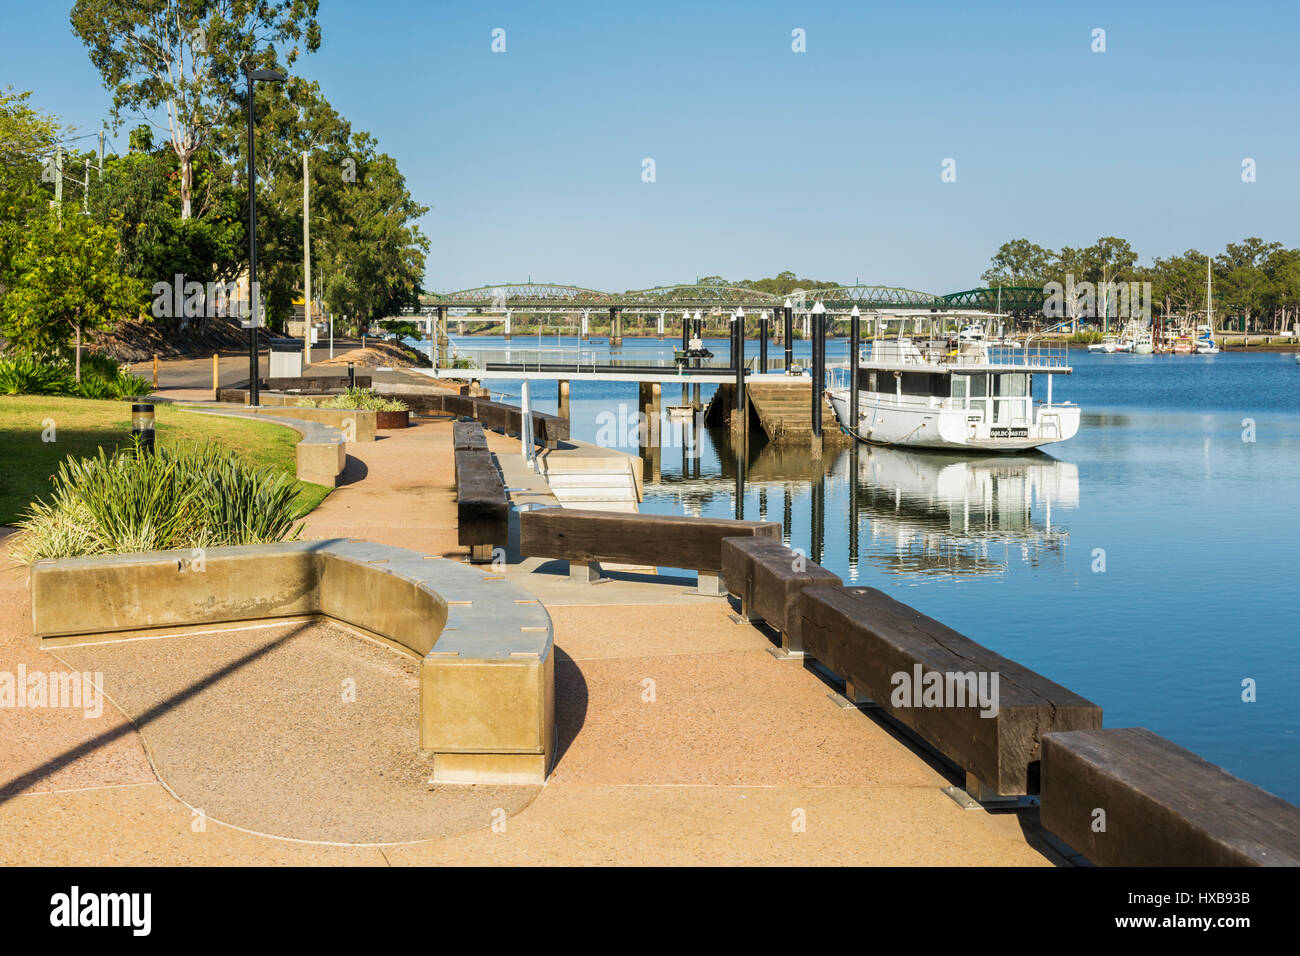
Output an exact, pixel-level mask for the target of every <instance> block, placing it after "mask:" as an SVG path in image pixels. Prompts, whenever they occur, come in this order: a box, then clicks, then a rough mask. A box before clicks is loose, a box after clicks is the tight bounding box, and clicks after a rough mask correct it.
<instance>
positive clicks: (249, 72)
mask: <svg viewBox="0 0 1300 956" xmlns="http://www.w3.org/2000/svg"><path fill="white" fill-rule="evenodd" d="M243 70H244V76H245V77H247V78H248V99H247V101H246V107H245V110H246V112H247V114H248V303H249V317H250V318H251V319H252V325H251V326H250V327H249V330H248V367H249V372H250V375H249V391H248V403H249V404H250V405H252V406H253V407H254V408H256V407H257V406H258V405H259V404H260V401H259V397H258V394H257V325H258V322H259V321H260V319H261V316H259V315H258V307H257V168H256V166H255V165H254V162H253V84H254V83H255V82H258V81H261V82H264V83H283V82H284V74H283V73H281V72H280V71H279V70H255V69H253V68H252V64H251V63H249V61H247V60H245V61H244V63H243ZM308 294H310V293H308Z"/></svg>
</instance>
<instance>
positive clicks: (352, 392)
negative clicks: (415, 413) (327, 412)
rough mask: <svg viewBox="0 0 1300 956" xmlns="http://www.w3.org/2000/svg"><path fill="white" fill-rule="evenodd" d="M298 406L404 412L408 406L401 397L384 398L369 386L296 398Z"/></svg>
mask: <svg viewBox="0 0 1300 956" xmlns="http://www.w3.org/2000/svg"><path fill="white" fill-rule="evenodd" d="M298 406H299V407H300V408H358V409H362V410H365V411H372V412H405V411H408V410H409V406H408V405H407V404H406V403H405V402H403V401H402V400H401V399H397V398H384V397H383V396H382V395H377V394H375V391H374V389H370V388H349V389H348V390H347V391H346V392H344V393H343V394H341V395H334V396H331V397H330V398H322V399H320V400H319V401H313V400H312V399H310V398H302V399H299V400H298Z"/></svg>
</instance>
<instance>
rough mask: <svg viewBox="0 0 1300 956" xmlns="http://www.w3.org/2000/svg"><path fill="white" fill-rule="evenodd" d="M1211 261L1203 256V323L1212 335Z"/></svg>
mask: <svg viewBox="0 0 1300 956" xmlns="http://www.w3.org/2000/svg"><path fill="white" fill-rule="evenodd" d="M1213 261H1214V260H1212V259H1211V258H1210V257H1209V256H1206V257H1205V323H1206V325H1208V326H1209V327H1210V335H1211V336H1213V335H1214V273H1213V272H1212V271H1211V265H1212V264H1213Z"/></svg>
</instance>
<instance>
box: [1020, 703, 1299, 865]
mask: <svg viewBox="0 0 1300 956" xmlns="http://www.w3.org/2000/svg"><path fill="white" fill-rule="evenodd" d="M1098 811H1101V812H1102V813H1104V814H1105V816H1104V818H1101V819H1103V823H1104V826H1103V827H1100V828H1099V827H1098V826H1097V822H1098V820H1099V816H1098ZM1042 822H1043V826H1045V827H1046V828H1047V829H1048V830H1050V831H1052V832H1053V833H1055V834H1056V835H1057V836H1059V837H1060V838H1061V839H1063V840H1065V842H1067V843H1069V844H1070V845H1071V846H1072V847H1074V849H1076V850H1078V851H1079V852H1080V853H1082V854H1083V855H1084V856H1086V857H1087V858H1088V859H1089V860H1091V861H1092V862H1093V863H1096V864H1097V865H1099V866H1300V808H1297V807H1295V806H1294V805H1293V804H1290V803H1288V802H1287V801H1285V800H1283V799H1282V798H1281V797H1276V796H1274V795H1273V794H1271V793H1269V792H1268V791H1267V790H1261V789H1260V788H1259V787H1257V786H1255V785H1254V784H1251V783H1247V782H1246V781H1245V780H1241V779H1239V778H1237V777H1234V776H1233V775H1232V774H1230V773H1228V772H1227V771H1226V770H1224V769H1223V768H1222V767H1218V766H1215V765H1214V764H1212V763H1210V762H1209V761H1207V760H1204V759H1202V758H1201V757H1198V756H1197V755H1196V754H1194V753H1192V752H1191V751H1190V750H1185V749H1183V748H1182V747H1179V746H1178V745H1177V744H1175V743H1173V742H1171V741H1169V740H1166V739H1165V738H1163V737H1160V736H1158V735H1156V734H1154V733H1152V732H1151V731H1149V730H1147V729H1146V728H1144V727H1123V728H1117V729H1113V730H1076V731H1070V732H1066V733H1054V734H1048V735H1047V736H1046V737H1044V738H1043V794H1042Z"/></svg>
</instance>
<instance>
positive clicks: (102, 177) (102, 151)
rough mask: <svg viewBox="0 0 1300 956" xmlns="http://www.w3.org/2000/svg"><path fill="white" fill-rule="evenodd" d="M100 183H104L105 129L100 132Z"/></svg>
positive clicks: (101, 128)
mask: <svg viewBox="0 0 1300 956" xmlns="http://www.w3.org/2000/svg"><path fill="white" fill-rule="evenodd" d="M99 181H100V182H103V181H104V129H103V127H100V130H99Z"/></svg>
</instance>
